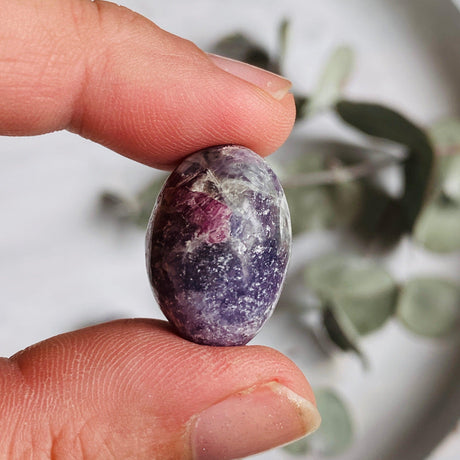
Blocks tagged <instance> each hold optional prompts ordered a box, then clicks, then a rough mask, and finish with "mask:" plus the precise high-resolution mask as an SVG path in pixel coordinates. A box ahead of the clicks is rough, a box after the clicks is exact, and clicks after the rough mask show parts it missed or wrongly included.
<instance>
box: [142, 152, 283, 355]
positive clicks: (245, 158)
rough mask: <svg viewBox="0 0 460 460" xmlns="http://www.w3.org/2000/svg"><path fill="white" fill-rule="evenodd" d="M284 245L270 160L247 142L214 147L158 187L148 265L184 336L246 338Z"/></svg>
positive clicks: (269, 297) (279, 267) (235, 341)
mask: <svg viewBox="0 0 460 460" xmlns="http://www.w3.org/2000/svg"><path fill="white" fill-rule="evenodd" d="M290 247H291V227H290V218H289V210H288V207H287V203H286V199H285V196H284V192H283V189H282V188H281V185H280V183H279V181H278V179H277V177H276V176H275V174H274V172H273V171H272V170H271V168H270V167H269V166H268V164H267V163H266V162H265V161H264V160H263V159H262V158H261V157H260V156H259V155H257V154H255V153H254V152H252V151H251V150H249V149H247V148H245V147H240V146H234V145H226V146H219V147H211V148H208V149H205V150H202V151H199V152H196V153H194V154H193V155H191V156H189V157H188V158H186V159H185V160H184V161H183V162H182V163H181V164H180V165H179V166H178V167H177V168H176V169H175V171H173V172H172V173H171V175H170V176H169V178H168V180H167V181H166V183H165V185H164V186H163V189H162V191H161V193H160V195H159V197H158V200H157V203H156V205H155V207H154V210H153V212H152V216H151V218H150V222H149V226H148V230H147V241H146V255H147V270H148V273H149V278H150V282H151V284H152V287H153V291H154V294H155V296H156V298H157V301H158V303H159V305H160V307H161V309H162V311H163V313H164V314H165V316H166V317H167V318H168V320H169V321H170V322H171V323H173V324H174V325H175V327H176V328H177V330H178V331H179V333H180V334H181V335H182V336H183V337H184V338H186V339H189V340H191V341H193V342H196V343H200V344H207V345H217V346H230V345H243V344H245V343H247V342H248V341H249V340H251V339H252V338H253V337H254V336H255V335H256V334H257V332H258V331H259V330H260V328H261V327H262V325H263V324H264V323H265V321H266V320H267V319H268V318H269V317H270V315H271V314H272V312H273V310H274V308H275V305H276V303H277V301H278V298H279V295H280V292H281V287H282V284H283V280H284V277H285V274H286V269H287V264H288V259H289V255H290Z"/></svg>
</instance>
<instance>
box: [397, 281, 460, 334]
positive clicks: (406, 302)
mask: <svg viewBox="0 0 460 460" xmlns="http://www.w3.org/2000/svg"><path fill="white" fill-rule="evenodd" d="M397 315H398V317H399V318H400V320H401V321H402V323H403V324H404V325H405V326H406V327H407V328H408V329H409V330H411V331H413V332H415V333H417V334H420V335H423V336H427V337H441V336H446V335H448V334H450V333H452V332H453V331H454V330H457V329H458V326H459V320H460V290H459V288H458V286H456V285H455V284H454V283H452V282H450V281H447V280H443V279H438V278H414V279H412V280H410V281H408V282H407V283H406V285H405V286H404V287H403V289H402V292H401V295H400V297H399V302H398V307H397Z"/></svg>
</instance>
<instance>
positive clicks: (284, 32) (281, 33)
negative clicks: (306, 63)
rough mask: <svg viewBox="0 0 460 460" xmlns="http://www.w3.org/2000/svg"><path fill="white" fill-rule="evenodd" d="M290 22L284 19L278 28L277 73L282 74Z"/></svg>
mask: <svg viewBox="0 0 460 460" xmlns="http://www.w3.org/2000/svg"><path fill="white" fill-rule="evenodd" d="M289 30H290V22H289V20H288V19H286V18H284V19H283V20H282V21H281V22H280V25H279V27H278V66H279V69H278V73H283V72H282V70H283V67H284V61H285V59H286V53H287V47H288V41H289V40H288V39H289Z"/></svg>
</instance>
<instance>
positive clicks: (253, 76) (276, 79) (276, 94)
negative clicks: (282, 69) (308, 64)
mask: <svg viewBox="0 0 460 460" xmlns="http://www.w3.org/2000/svg"><path fill="white" fill-rule="evenodd" d="M208 56H209V58H210V59H211V61H212V62H213V63H214V64H215V65H216V66H217V67H219V68H221V69H222V70H225V71H226V72H228V73H231V74H232V75H235V76H237V77H239V78H242V79H243V80H246V81H248V82H249V83H252V84H253V85H256V86H258V87H259V88H260V89H262V90H264V91H265V92H267V93H268V94H270V96H272V97H273V98H275V99H277V100H278V101H280V100H281V99H283V97H284V96H286V94H287V93H288V92H289V90H290V89H291V86H292V84H291V82H290V81H289V80H287V79H286V78H283V77H280V76H279V75H276V74H274V73H272V72H268V71H267V70H263V69H260V68H259V67H255V66H253V65H250V64H246V63H244V62H241V61H235V60H234V59H229V58H226V57H222V56H217V55H216V54H208Z"/></svg>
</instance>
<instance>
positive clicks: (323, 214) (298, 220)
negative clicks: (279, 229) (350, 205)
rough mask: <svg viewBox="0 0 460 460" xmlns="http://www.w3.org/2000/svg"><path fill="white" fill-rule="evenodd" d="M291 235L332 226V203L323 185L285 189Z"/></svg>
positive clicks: (334, 218)
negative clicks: (289, 214)
mask: <svg viewBox="0 0 460 460" xmlns="http://www.w3.org/2000/svg"><path fill="white" fill-rule="evenodd" d="M285 192H286V199H287V202H288V205H289V210H290V212H291V224H292V233H293V235H298V234H300V233H303V232H307V231H314V230H321V229H324V228H329V227H331V226H333V224H334V222H335V220H336V215H335V212H334V204H333V202H332V200H331V197H330V196H329V193H328V191H327V189H326V188H325V187H323V186H320V187H315V188H313V187H311V188H307V189H305V188H292V189H286V190H285Z"/></svg>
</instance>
